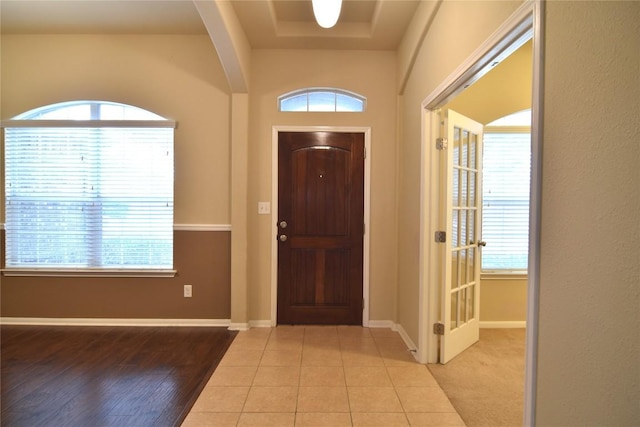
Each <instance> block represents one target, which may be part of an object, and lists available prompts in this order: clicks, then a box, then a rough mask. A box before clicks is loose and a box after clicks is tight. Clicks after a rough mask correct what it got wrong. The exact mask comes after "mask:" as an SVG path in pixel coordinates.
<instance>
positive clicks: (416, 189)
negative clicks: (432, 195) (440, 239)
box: [398, 1, 521, 343]
mask: <svg viewBox="0 0 640 427" xmlns="http://www.w3.org/2000/svg"><path fill="white" fill-rule="evenodd" d="M520 4H521V3H520V2H517V1H514V2H508V1H503V2H474V1H445V2H443V3H442V5H441V6H440V8H439V10H438V12H437V14H436V16H435V18H434V20H433V24H432V25H431V27H430V29H429V31H428V33H427V35H426V37H425V39H424V41H423V43H422V46H421V48H420V53H419V54H418V56H417V58H416V62H415V65H414V67H413V69H412V71H411V75H410V76H409V79H408V81H407V85H406V89H405V91H404V93H403V96H402V101H401V102H402V104H401V111H402V115H401V117H400V121H401V122H400V127H401V129H402V137H401V140H400V152H399V159H398V165H399V166H398V167H399V172H400V173H399V181H398V189H399V194H398V212H399V217H398V224H399V227H398V323H400V324H401V325H402V327H403V328H404V329H405V330H406V331H407V333H408V335H409V336H410V337H411V339H412V340H414V342H415V343H417V342H418V325H419V320H418V313H419V307H418V302H419V300H420V299H419V286H418V285H419V283H418V282H419V276H418V275H419V271H420V264H419V261H420V260H419V257H418V253H419V244H420V242H419V232H418V230H420V159H421V146H420V144H421V138H422V134H421V122H422V108H421V103H422V101H423V100H424V99H425V98H426V97H427V96H428V95H429V94H430V93H431V92H432V91H433V90H434V89H435V88H436V87H437V86H438V85H439V84H440V83H441V82H442V81H443V80H444V79H445V78H446V77H447V76H448V75H450V74H451V73H452V72H453V71H454V70H455V69H456V68H457V67H458V66H459V65H460V64H461V63H462V62H463V61H464V60H465V59H466V58H467V57H469V56H470V55H471V53H472V52H473V51H474V50H475V49H476V48H477V47H478V46H479V45H480V43H482V42H483V41H484V40H486V39H487V38H488V37H489V36H490V35H491V33H493V32H494V31H495V29H496V28H498V26H499V25H500V24H502V22H504V21H505V20H506V19H507V18H508V17H509V16H510V15H511V13H513V11H515V10H516V9H517V8H518V7H519V6H520ZM470 17H473V19H470ZM462 23H464V31H460V26H461V25H462Z"/></svg>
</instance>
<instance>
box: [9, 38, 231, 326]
mask: <svg viewBox="0 0 640 427" xmlns="http://www.w3.org/2000/svg"><path fill="white" fill-rule="evenodd" d="M1 43H2V45H1V48H2V50H1V55H2V58H1V59H2V61H1V66H2V74H1V78H2V80H1V82H0V83H1V87H2V92H1V94H0V96H1V98H0V105H1V108H2V110H1V117H2V119H9V118H11V117H14V116H15V115H17V114H19V113H22V112H24V111H27V110H30V109H32V108H35V107H38V106H42V105H48V104H52V103H56V102H61V101H67V100H74V99H98V100H108V101H115V102H122V103H125V104H131V105H135V106H138V107H142V108H145V109H148V110H150V111H153V112H155V113H157V114H160V115H162V116H164V117H167V118H170V119H173V120H176V121H177V123H178V128H177V129H176V132H175V218H174V219H175V223H177V224H228V223H229V222H230V214H229V210H230V208H229V173H230V171H229V95H228V88H227V84H226V79H225V77H224V73H223V71H222V67H221V66H220V64H219V62H218V59H217V55H216V52H215V49H214V48H213V45H212V44H211V41H210V40H209V38H208V37H207V36H108V35H73V36H70V35H3V36H2V40H1ZM3 158H4V157H3ZM2 170H3V171H4V168H2ZM2 182H4V177H3V179H2ZM1 187H2V188H3V189H4V184H3V185H2V186H1ZM0 199H1V200H2V201H0V204H1V203H3V201H4V195H2V197H1V198H0ZM0 209H1V211H2V214H0V215H2V216H0V222H3V221H4V207H3V206H0ZM229 235H230V233H229V232H200V231H176V233H175V256H174V259H175V266H176V268H177V269H178V276H177V277H175V278H173V279H161V278H157V279H114V278H110V279H106V278H101V279H78V278H73V279H70V278H46V279H45V278H41V279H34V278H15V277H2V289H1V292H2V294H1V297H2V307H1V309H2V312H1V315H2V316H17V317H27V316H36V317H49V316H53V317H132V318H143V317H149V318H204V319H228V318H229V316H230V314H229V304H230V296H229V295H230V284H229V283H230V270H229V268H230V267H229V265H230V259H229V257H230V248H229V245H230V243H229V238H230V237H229ZM2 258H3V259H4V254H2ZM183 284H192V285H193V298H191V299H186V298H183V297H182V285H183Z"/></svg>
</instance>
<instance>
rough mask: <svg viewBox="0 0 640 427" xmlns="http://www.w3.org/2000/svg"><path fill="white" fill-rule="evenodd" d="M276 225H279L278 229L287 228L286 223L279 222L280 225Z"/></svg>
mask: <svg viewBox="0 0 640 427" xmlns="http://www.w3.org/2000/svg"><path fill="white" fill-rule="evenodd" d="M278 225H280V228H287V225H288V224H287V221H280V224H278Z"/></svg>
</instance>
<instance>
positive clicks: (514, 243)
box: [482, 128, 531, 271]
mask: <svg viewBox="0 0 640 427" xmlns="http://www.w3.org/2000/svg"><path fill="white" fill-rule="evenodd" d="M530 167H531V136H530V133H529V131H528V129H527V131H525V132H513V131H502V132H495V131H492V130H491V128H485V133H484V152H483V211H482V240H484V241H486V242H487V246H486V247H484V248H482V270H483V271H504V270H511V271H522V270H526V269H527V259H528V252H529V251H528V246H529V176H530Z"/></svg>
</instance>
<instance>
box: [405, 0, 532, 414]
mask: <svg viewBox="0 0 640 427" xmlns="http://www.w3.org/2000/svg"><path fill="white" fill-rule="evenodd" d="M543 9H544V1H543V0H529V1H525V2H524V3H523V5H522V6H521V7H520V8H518V10H516V11H515V12H514V13H513V14H512V15H511V16H510V17H509V19H508V20H507V21H505V23H504V24H503V25H502V26H500V27H499V28H498V29H497V30H496V31H495V32H494V33H493V34H492V35H491V36H490V37H489V38H488V39H487V40H486V41H485V42H484V43H483V44H482V45H480V47H479V48H478V49H476V51H475V52H474V53H473V54H472V55H471V56H470V57H469V58H468V59H467V60H466V61H464V62H463V63H462V64H461V65H460V66H459V67H458V68H457V69H456V70H455V71H454V72H453V73H452V74H451V75H450V76H449V77H447V78H446V79H445V80H444V81H443V82H442V83H441V84H440V85H439V86H438V87H437V88H436V89H435V90H434V91H433V92H432V93H431V94H430V95H429V96H427V97H426V98H425V100H424V101H423V102H422V154H421V155H422V158H421V202H420V203H421V218H420V260H421V262H420V278H419V280H420V285H419V286H420V296H419V301H420V307H421V309H420V310H419V336H418V349H417V354H416V358H417V359H418V360H419V361H420V362H421V363H436V362H437V356H438V338H437V336H436V335H435V334H434V333H433V331H432V325H433V324H434V323H436V322H437V321H438V320H439V318H438V317H439V301H440V295H439V292H440V284H439V281H438V277H439V268H440V267H439V259H438V253H437V250H436V247H435V245H436V244H435V243H434V240H433V236H434V233H435V231H436V230H437V226H438V217H439V214H440V212H439V200H438V194H439V193H438V187H439V167H440V165H439V162H438V156H436V155H435V154H434V151H436V150H435V138H437V137H438V122H437V114H436V113H435V110H436V109H437V108H438V107H440V106H442V105H444V104H446V103H447V102H448V101H449V100H450V99H452V98H453V97H455V96H456V95H457V94H458V93H460V92H461V91H463V90H464V89H465V88H466V87H468V85H470V84H471V83H473V82H474V81H476V80H477V79H479V78H480V77H482V76H483V75H484V74H486V73H487V72H488V71H489V70H490V68H491V63H492V62H494V61H495V60H500V59H502V58H505V57H506V56H508V55H509V54H510V53H511V52H513V51H514V50H515V49H517V48H518V47H520V46H521V45H522V44H523V43H524V42H526V41H527V40H528V39H530V38H533V82H532V125H531V140H532V157H531V197H530V218H529V225H530V226H529V271H528V290H527V294H528V297H527V333H526V367H525V368H526V369H525V396H524V418H523V421H524V426H534V425H535V398H536V396H535V394H536V364H537V356H536V354H537V345H538V338H537V336H538V304H539V302H538V292H539V259H540V200H541V174H542V160H541V155H542V129H543V127H542V125H543V123H542V117H543V111H542V106H543V102H542V97H543V77H544V72H543V70H544V49H543V44H544V38H543V37H544V22H543V16H544V10H543Z"/></svg>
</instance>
